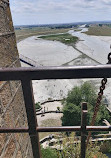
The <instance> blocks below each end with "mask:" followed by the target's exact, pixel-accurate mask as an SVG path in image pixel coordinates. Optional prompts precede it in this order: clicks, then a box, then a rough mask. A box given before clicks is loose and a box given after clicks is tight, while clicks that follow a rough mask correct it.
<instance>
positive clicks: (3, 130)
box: [0, 128, 29, 133]
mask: <svg viewBox="0 0 111 158" xmlns="http://www.w3.org/2000/svg"><path fill="white" fill-rule="evenodd" d="M28 132H29V128H0V133H28Z"/></svg>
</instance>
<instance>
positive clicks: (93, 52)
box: [69, 28, 111, 64]
mask: <svg viewBox="0 0 111 158" xmlns="http://www.w3.org/2000/svg"><path fill="white" fill-rule="evenodd" d="M85 31H87V29H86V28H84V29H83V30H82V31H78V32H77V31H76V32H74V31H69V33H70V34H72V35H73V36H77V37H79V39H80V40H81V41H79V42H78V43H77V45H76V47H77V48H78V49H79V50H81V51H82V52H84V53H85V54H87V55H88V56H90V57H92V58H93V59H95V60H96V61H98V62H100V63H102V64H106V63H107V55H108V53H109V52H110V44H111V37H108V40H109V41H107V37H104V36H103V37H99V36H89V35H86V34H85V33H82V32H85Z"/></svg>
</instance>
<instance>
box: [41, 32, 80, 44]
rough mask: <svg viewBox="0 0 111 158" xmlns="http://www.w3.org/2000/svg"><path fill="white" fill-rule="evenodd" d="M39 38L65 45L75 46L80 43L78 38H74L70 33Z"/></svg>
mask: <svg viewBox="0 0 111 158" xmlns="http://www.w3.org/2000/svg"><path fill="white" fill-rule="evenodd" d="M39 38H42V39H46V40H52V41H60V42H62V43H64V44H72V43H73V44H75V43H76V42H77V41H78V37H75V36H72V35H70V34H68V33H64V34H59V35H48V36H40V37H39Z"/></svg>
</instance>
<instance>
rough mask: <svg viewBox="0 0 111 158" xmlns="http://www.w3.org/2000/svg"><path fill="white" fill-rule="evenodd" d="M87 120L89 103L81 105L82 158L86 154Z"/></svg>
mask: <svg viewBox="0 0 111 158" xmlns="http://www.w3.org/2000/svg"><path fill="white" fill-rule="evenodd" d="M86 120H87V103H85V102H84V103H82V106H81V155H80V157H81V158H85V154H86V122H87V121H86Z"/></svg>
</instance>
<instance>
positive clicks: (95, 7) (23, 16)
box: [10, 0, 111, 25]
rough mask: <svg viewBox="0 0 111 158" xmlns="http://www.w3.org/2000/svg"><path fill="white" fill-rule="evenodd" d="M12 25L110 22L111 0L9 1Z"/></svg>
mask: <svg viewBox="0 0 111 158" xmlns="http://www.w3.org/2000/svg"><path fill="white" fill-rule="evenodd" d="M10 4H11V11H12V17H13V21H14V25H23V24H25V25H29V24H50V23H67V22H84V21H101V20H111V0H10Z"/></svg>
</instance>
